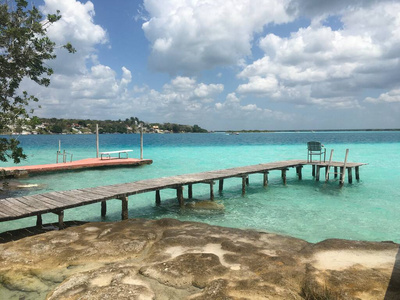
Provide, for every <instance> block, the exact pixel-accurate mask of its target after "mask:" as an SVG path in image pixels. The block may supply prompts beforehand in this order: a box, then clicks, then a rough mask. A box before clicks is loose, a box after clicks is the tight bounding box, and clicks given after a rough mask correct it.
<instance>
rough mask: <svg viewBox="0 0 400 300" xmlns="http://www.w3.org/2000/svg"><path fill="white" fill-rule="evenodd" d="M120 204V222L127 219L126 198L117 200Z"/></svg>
mask: <svg viewBox="0 0 400 300" xmlns="http://www.w3.org/2000/svg"><path fill="white" fill-rule="evenodd" d="M119 200H121V203H122V210H121V219H122V220H127V219H128V217H129V216H128V197H126V196H122V197H121V198H119Z"/></svg>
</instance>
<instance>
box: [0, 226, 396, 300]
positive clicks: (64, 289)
mask: <svg viewBox="0 0 400 300" xmlns="http://www.w3.org/2000/svg"><path fill="white" fill-rule="evenodd" d="M0 299H51V300H53V299H57V300H58V299H114V300H115V299H141V300H142V299H143V300H146V299H196V300H199V299H385V300H388V299H400V254H399V245H398V244H395V243H391V242H382V243H373V242H358V241H346V240H326V241H323V242H320V243H317V244H311V243H308V242H305V241H303V240H300V239H295V238H291V237H286V236H280V235H276V234H270V233H264V232H257V231H253V230H240V229H232V228H224V227H217V226H210V225H207V224H202V223H194V222H180V221H177V220H173V219H162V220H143V219H132V220H127V221H122V222H116V223H88V224H85V225H82V226H78V227H73V228H68V229H66V230H63V231H53V232H48V233H45V234H40V235H36V236H32V237H27V238H24V239H21V240H18V241H15V242H9V243H6V244H2V245H0Z"/></svg>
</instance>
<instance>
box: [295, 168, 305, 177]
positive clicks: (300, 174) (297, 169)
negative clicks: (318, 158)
mask: <svg viewBox="0 0 400 300" xmlns="http://www.w3.org/2000/svg"><path fill="white" fill-rule="evenodd" d="M302 169H303V166H297V167H296V173H297V176H298V178H299V180H301V179H302V178H303V175H302Z"/></svg>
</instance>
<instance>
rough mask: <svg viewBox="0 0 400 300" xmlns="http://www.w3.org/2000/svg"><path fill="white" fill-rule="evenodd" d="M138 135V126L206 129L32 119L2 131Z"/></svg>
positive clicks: (165, 127)
mask: <svg viewBox="0 0 400 300" xmlns="http://www.w3.org/2000/svg"><path fill="white" fill-rule="evenodd" d="M96 124H97V125H98V126H99V133H100V134H103V133H138V132H139V131H140V126H142V128H143V131H144V132H147V133H188V132H195V133H205V132H208V131H207V130H206V129H203V128H201V127H200V126H198V125H193V126H191V125H182V124H176V123H147V122H143V121H141V120H139V119H138V118H137V117H131V118H126V119H125V120H89V119H86V120H83V119H58V118H38V117H33V118H31V119H30V120H29V121H28V122H25V123H24V124H23V125H17V126H11V127H9V128H8V129H6V130H3V132H1V133H4V134H7V133H14V134H15V133H16V134H91V133H96Z"/></svg>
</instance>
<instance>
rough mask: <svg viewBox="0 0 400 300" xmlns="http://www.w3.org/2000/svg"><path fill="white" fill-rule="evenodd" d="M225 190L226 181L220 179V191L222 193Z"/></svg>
mask: <svg viewBox="0 0 400 300" xmlns="http://www.w3.org/2000/svg"><path fill="white" fill-rule="evenodd" d="M223 189H224V180H223V179H220V180H219V186H218V191H219V192H220V193H221V192H222V190H223Z"/></svg>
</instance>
